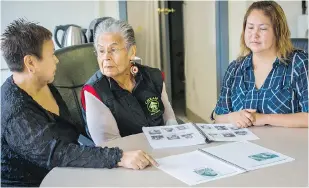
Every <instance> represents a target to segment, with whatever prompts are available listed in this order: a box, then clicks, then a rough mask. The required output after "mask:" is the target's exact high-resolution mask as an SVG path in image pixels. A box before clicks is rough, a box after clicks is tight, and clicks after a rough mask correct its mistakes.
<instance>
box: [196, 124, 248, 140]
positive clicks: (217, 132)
mask: <svg viewBox="0 0 309 188" xmlns="http://www.w3.org/2000/svg"><path fill="white" fill-rule="evenodd" d="M200 128H201V129H202V130H203V131H204V132H206V133H208V135H210V136H212V137H213V138H222V137H225V138H232V137H237V136H246V135H248V134H249V133H248V132H247V131H246V130H243V129H241V128H238V127H236V126H235V127H230V126H225V125H206V124H204V125H200Z"/></svg>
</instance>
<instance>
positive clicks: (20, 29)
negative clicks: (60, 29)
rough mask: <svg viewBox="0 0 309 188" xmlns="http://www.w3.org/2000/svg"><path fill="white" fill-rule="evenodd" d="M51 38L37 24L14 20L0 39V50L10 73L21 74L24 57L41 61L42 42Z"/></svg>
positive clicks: (47, 31) (47, 32) (49, 33)
mask: <svg viewBox="0 0 309 188" xmlns="http://www.w3.org/2000/svg"><path fill="white" fill-rule="evenodd" d="M51 38H52V33H51V32H50V31H49V30H48V29H46V28H44V27H42V26H40V25H37V23H33V22H29V21H26V20H24V19H17V20H14V21H13V22H12V23H11V24H10V25H9V26H7V28H6V29H5V31H4V33H3V34H2V37H1V50H2V52H3V57H4V59H5V61H6V63H7V65H8V67H9V69H10V71H12V72H22V71H23V70H24V57H25V56H26V55H34V56H36V57H37V58H38V59H42V48H43V44H44V41H46V40H50V39H51Z"/></svg>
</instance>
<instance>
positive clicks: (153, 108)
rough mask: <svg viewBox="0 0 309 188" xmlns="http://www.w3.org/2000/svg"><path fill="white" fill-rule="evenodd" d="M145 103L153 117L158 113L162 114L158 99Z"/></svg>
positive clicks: (153, 98) (154, 98)
mask: <svg viewBox="0 0 309 188" xmlns="http://www.w3.org/2000/svg"><path fill="white" fill-rule="evenodd" d="M145 103H146V105H147V109H148V111H149V112H150V113H151V115H155V114H156V113H158V112H160V109H159V101H158V97H151V98H148V99H147V100H146V102H145Z"/></svg>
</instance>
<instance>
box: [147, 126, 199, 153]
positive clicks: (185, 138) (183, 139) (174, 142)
mask: <svg viewBox="0 0 309 188" xmlns="http://www.w3.org/2000/svg"><path fill="white" fill-rule="evenodd" d="M143 132H144V134H145V136H146V138H147V139H148V142H149V143H150V145H151V147H153V148H154V149H158V148H167V147H181V146H191V145H197V144H205V138H204V137H203V136H202V135H201V134H200V133H199V132H198V130H197V129H196V128H195V127H194V126H193V125H192V124H191V123H186V124H180V125H168V126H159V127H143Z"/></svg>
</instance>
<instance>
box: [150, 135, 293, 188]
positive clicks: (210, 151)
mask: <svg viewBox="0 0 309 188" xmlns="http://www.w3.org/2000/svg"><path fill="white" fill-rule="evenodd" d="M293 160H294V159H293V158H291V157H288V156H285V155H283V154H281V153H278V152H275V151H272V150H270V149H267V148H264V147H261V146H259V145H256V144H253V143H250V142H247V141H240V142H233V143H227V144H222V145H219V146H215V147H209V148H204V149H199V150H196V151H193V152H189V153H184V154H180V155H172V156H169V157H164V158H160V159H156V161H157V162H158V164H159V166H158V168H159V169H161V170H163V171H164V172H166V173H168V174H170V175H172V176H173V177H175V178H177V179H179V180H181V181H183V182H184V183H186V184H188V185H196V184H199V183H203V182H208V181H212V180H217V179H221V178H225V177H229V176H234V175H237V174H240V173H244V172H247V171H251V170H255V169H259V168H264V167H267V166H273V165H277V164H281V163H286V162H290V161H293Z"/></svg>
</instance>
